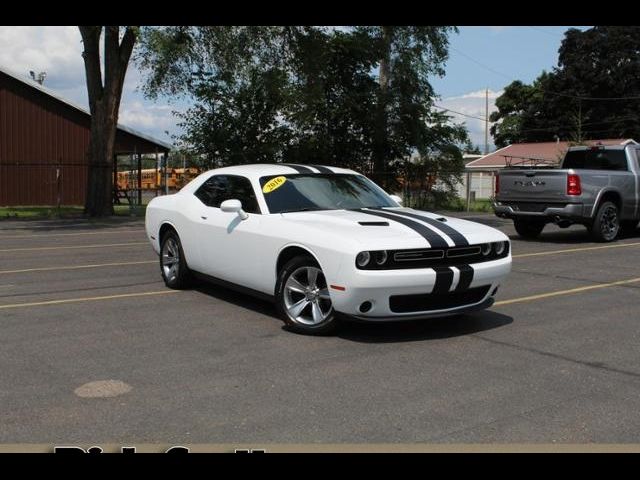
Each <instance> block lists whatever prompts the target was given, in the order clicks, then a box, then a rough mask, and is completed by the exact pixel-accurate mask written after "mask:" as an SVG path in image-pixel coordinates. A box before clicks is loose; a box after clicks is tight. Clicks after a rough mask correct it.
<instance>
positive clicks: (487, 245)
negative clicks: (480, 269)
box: [480, 243, 491, 257]
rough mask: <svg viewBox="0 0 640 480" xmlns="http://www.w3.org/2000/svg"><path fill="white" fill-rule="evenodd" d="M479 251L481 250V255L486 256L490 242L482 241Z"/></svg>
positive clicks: (489, 248) (489, 251)
mask: <svg viewBox="0 0 640 480" xmlns="http://www.w3.org/2000/svg"><path fill="white" fill-rule="evenodd" d="M480 252H482V255H484V256H485V257H486V256H488V255H489V254H490V253H491V244H490V243H483V244H482V245H480Z"/></svg>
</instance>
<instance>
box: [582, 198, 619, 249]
mask: <svg viewBox="0 0 640 480" xmlns="http://www.w3.org/2000/svg"><path fill="white" fill-rule="evenodd" d="M589 232H590V233H591V236H592V237H593V239H594V240H596V241H597V242H613V241H614V240H615V239H616V237H617V236H618V233H620V215H619V212H618V207H617V206H616V204H615V203H613V202H603V203H602V205H600V207H599V208H598V212H597V213H596V216H595V218H594V220H593V223H592V224H591V228H590V229H589Z"/></svg>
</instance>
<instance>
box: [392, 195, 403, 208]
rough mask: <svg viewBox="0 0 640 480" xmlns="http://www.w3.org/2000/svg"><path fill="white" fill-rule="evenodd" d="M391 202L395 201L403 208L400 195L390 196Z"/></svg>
mask: <svg viewBox="0 0 640 480" xmlns="http://www.w3.org/2000/svg"><path fill="white" fill-rule="evenodd" d="M390 197H391V200H393V201H394V202H396V203H398V205H400V206H402V198H401V197H399V196H398V195H390Z"/></svg>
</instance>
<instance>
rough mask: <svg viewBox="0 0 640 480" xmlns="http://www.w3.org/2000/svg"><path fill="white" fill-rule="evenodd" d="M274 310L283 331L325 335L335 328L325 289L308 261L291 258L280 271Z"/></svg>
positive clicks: (321, 277)
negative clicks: (284, 326)
mask: <svg viewBox="0 0 640 480" xmlns="http://www.w3.org/2000/svg"><path fill="white" fill-rule="evenodd" d="M276 308H277V310H278V313H279V314H280V316H281V317H282V319H283V320H284V323H285V324H286V326H287V328H288V329H289V330H291V331H293V332H296V333H302V334H305V335H327V334H329V333H332V332H333V331H335V329H336V326H337V322H338V321H337V319H336V312H335V311H334V309H333V305H332V303H331V297H330V296H329V286H328V285H327V281H326V279H325V277H324V273H323V272H322V269H321V268H320V265H318V263H317V262H316V261H315V260H314V259H313V258H311V257H307V256H298V257H295V258H293V259H291V260H290V261H288V262H287V263H286V264H285V265H284V267H283V268H282V270H280V272H279V274H278V282H277V286H276Z"/></svg>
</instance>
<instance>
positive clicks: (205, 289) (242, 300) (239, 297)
mask: <svg viewBox="0 0 640 480" xmlns="http://www.w3.org/2000/svg"><path fill="white" fill-rule="evenodd" d="M193 289H194V290H195V291H196V292H200V293H204V294H205V295H208V296H210V297H213V298H217V299H218V300H221V301H223V302H227V303H230V304H232V305H236V306H238V307H241V308H244V309H247V310H251V311H253V312H256V313H261V314H263V315H268V316H270V317H273V318H275V319H277V320H278V321H281V320H280V317H279V316H278V314H277V312H276V308H275V306H274V304H273V303H272V302H269V301H268V300H262V299H261V298H257V297H253V296H251V295H249V294H247V293H242V292H237V291H235V290H232V289H230V288H227V287H223V286H221V285H215V284H212V283H207V282H205V281H199V280H198V281H197V283H196V284H195V285H194V286H193Z"/></svg>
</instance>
